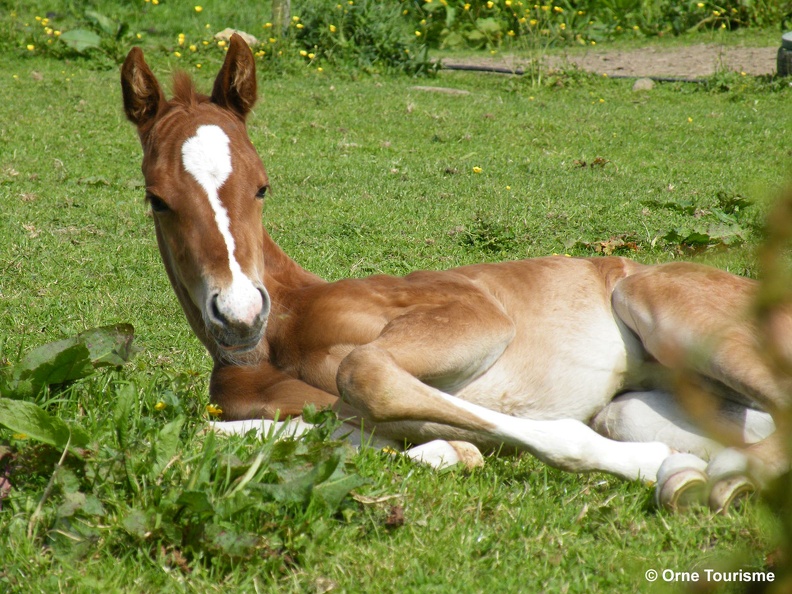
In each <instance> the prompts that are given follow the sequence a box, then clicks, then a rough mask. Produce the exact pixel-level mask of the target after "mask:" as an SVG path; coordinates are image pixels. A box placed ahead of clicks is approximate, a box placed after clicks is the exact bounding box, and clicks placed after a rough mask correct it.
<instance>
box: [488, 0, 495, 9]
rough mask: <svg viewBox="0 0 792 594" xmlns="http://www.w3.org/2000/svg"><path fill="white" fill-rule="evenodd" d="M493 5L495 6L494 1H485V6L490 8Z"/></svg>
mask: <svg viewBox="0 0 792 594" xmlns="http://www.w3.org/2000/svg"><path fill="white" fill-rule="evenodd" d="M493 6H495V3H494V2H492V0H490V1H489V2H487V8H492V7H493Z"/></svg>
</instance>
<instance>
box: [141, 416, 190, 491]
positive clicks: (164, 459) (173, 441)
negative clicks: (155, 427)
mask: <svg viewBox="0 0 792 594" xmlns="http://www.w3.org/2000/svg"><path fill="white" fill-rule="evenodd" d="M182 425H184V417H177V418H176V419H174V420H173V421H171V422H170V423H168V424H166V425H165V426H164V427H163V428H162V429H160V431H159V434H158V435H157V441H155V442H154V460H153V461H152V464H151V468H150V469H149V477H151V478H153V479H156V478H157V477H159V475H160V474H161V473H162V471H163V470H164V469H165V467H166V466H167V465H168V462H170V461H171V460H172V459H173V457H174V456H175V455H176V454H177V453H178V452H179V450H181V446H182V442H181V437H180V433H181V428H182Z"/></svg>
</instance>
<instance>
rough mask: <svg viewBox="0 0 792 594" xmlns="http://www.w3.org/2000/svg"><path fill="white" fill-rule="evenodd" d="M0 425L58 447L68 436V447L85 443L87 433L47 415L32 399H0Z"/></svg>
mask: <svg viewBox="0 0 792 594" xmlns="http://www.w3.org/2000/svg"><path fill="white" fill-rule="evenodd" d="M0 425H3V426H5V427H7V428H8V429H11V431H14V432H16V433H21V434H24V435H26V436H27V437H29V438H30V439H35V440H36V441H40V442H43V443H46V444H49V445H51V446H54V447H56V448H59V449H63V448H64V447H66V444H67V443H69V436H71V444H70V445H71V447H78V448H80V447H85V446H86V445H88V441H89V437H88V434H87V433H86V432H85V430H84V429H83V428H82V427H79V426H78V425H75V424H72V425H69V424H67V423H66V422H64V421H62V420H61V419H59V418H57V417H53V416H52V415H50V414H48V413H47V412H46V411H44V410H43V409H42V408H40V407H39V406H36V405H35V404H33V403H32V402H25V401H22V400H10V399H8V398H0Z"/></svg>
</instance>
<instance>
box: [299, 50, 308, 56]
mask: <svg viewBox="0 0 792 594" xmlns="http://www.w3.org/2000/svg"><path fill="white" fill-rule="evenodd" d="M300 55H301V56H302V57H303V58H304V57H305V56H307V55H308V52H306V51H305V50H300Z"/></svg>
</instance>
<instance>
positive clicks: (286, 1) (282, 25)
mask: <svg viewBox="0 0 792 594" xmlns="http://www.w3.org/2000/svg"><path fill="white" fill-rule="evenodd" d="M290 18H291V0H272V28H273V30H274V31H275V32H276V33H277V34H278V35H284V34H285V33H286V30H287V29H288V27H289V19H290Z"/></svg>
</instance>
